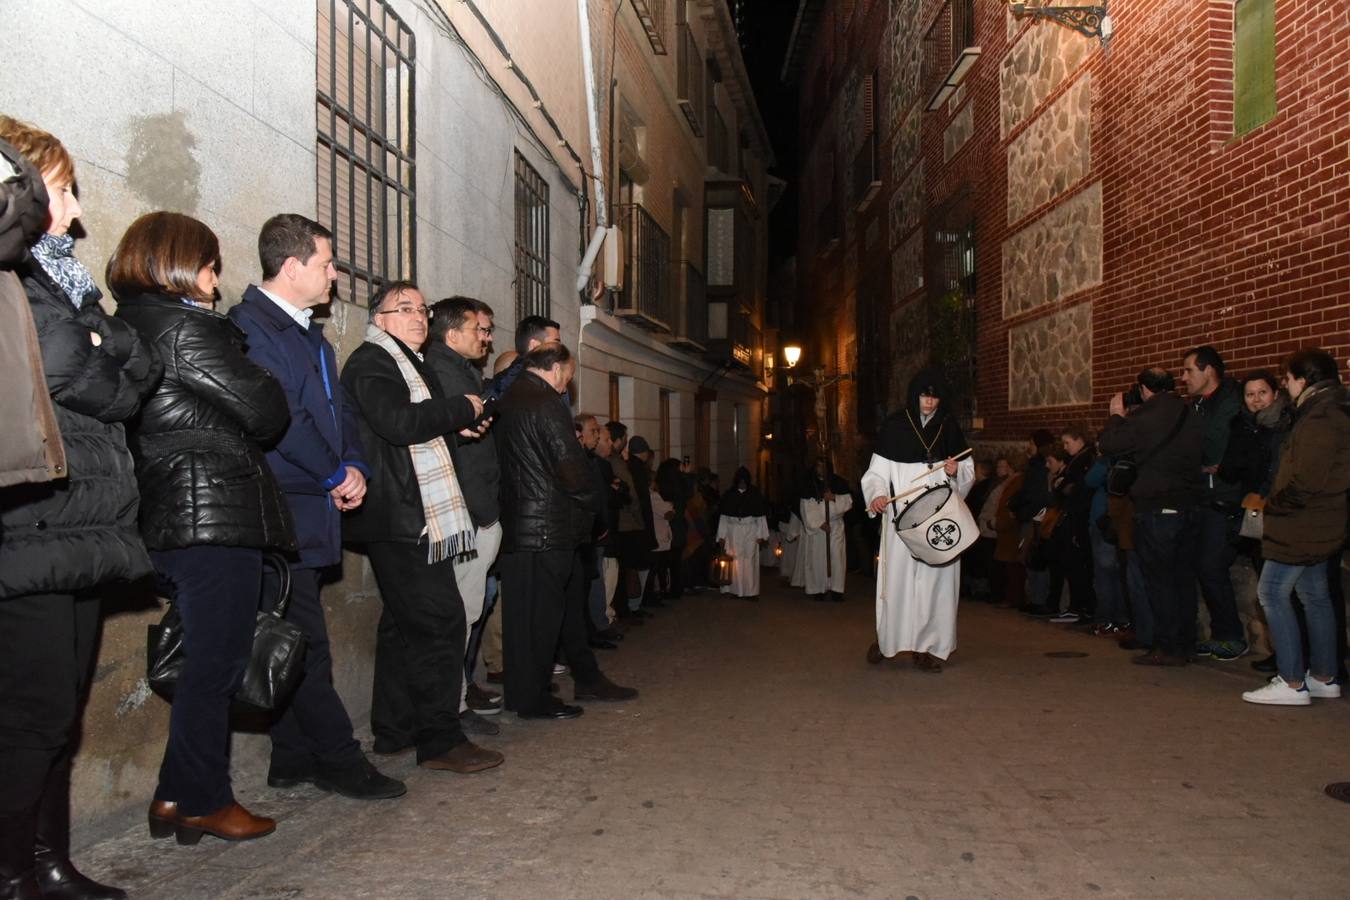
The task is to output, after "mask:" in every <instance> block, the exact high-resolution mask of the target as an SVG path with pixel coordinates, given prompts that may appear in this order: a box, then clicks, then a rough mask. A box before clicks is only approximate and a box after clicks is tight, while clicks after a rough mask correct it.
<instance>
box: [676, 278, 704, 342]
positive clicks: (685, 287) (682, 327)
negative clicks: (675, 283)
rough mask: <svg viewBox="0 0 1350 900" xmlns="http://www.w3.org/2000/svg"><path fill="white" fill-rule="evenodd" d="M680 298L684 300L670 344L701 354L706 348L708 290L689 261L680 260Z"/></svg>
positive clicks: (678, 312)
mask: <svg viewBox="0 0 1350 900" xmlns="http://www.w3.org/2000/svg"><path fill="white" fill-rule="evenodd" d="M679 270H680V280H681V284H680V296H681V297H682V298H683V299H684V302H683V303H682V304H679V306H680V308H679V309H678V310H677V311H676V314H675V329H674V330H675V336H674V338H673V339H672V340H671V344H673V345H674V346H676V347H679V348H680V349H682V350H693V351H696V352H701V351H703V350H705V349H707V346H708V288H707V285H706V284H705V283H704V278H703V273H702V272H700V271H699V270H698V269H696V268H694V264H693V263H691V262H689V260H687V259H686V260H681V261H680V263H679Z"/></svg>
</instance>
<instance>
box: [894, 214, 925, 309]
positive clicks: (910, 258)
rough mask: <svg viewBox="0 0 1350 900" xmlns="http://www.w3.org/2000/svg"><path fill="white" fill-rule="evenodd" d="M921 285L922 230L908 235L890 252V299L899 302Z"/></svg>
mask: <svg viewBox="0 0 1350 900" xmlns="http://www.w3.org/2000/svg"><path fill="white" fill-rule="evenodd" d="M921 287H923V232H920V231H916V232H914V233H913V234H912V235H910V237H909V240H907V241H905V242H904V243H903V244H901V245H900V246H899V247H896V248H895V252H894V253H892V254H891V300H892V302H894V303H899V302H900V301H901V300H903V299H904V298H906V297H908V296H909V295H910V294H912V293H914V292H915V291H917V290H918V289H919V288H921Z"/></svg>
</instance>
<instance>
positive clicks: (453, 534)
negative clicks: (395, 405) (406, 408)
mask: <svg viewBox="0 0 1350 900" xmlns="http://www.w3.org/2000/svg"><path fill="white" fill-rule="evenodd" d="M366 343H369V344H375V345H376V346H377V347H379V348H381V349H382V350H384V351H385V352H386V353H388V354H389V355H390V356H392V357H393V358H394V361H395V362H396V363H398V371H399V373H400V374H401V375H402V376H403V380H404V381H405V382H407V384H408V394H409V397H410V398H411V399H412V402H413V403H421V402H422V401H424V400H430V399H431V392H430V391H429V390H427V385H426V382H425V381H423V380H422V376H421V375H420V374H418V371H417V368H416V367H415V366H413V364H412V360H410V359H408V355H407V354H406V353H404V352H403V350H402V349H400V348H399V346H398V344H397V343H396V342H395V340H394V339H393V338H392V337H390V336H389V335H388V334H386V333H385V332H384V331H381V330H380V329H379V328H377V327H376V326H374V325H371V326H369V327H367V328H366ZM408 451H409V452H410V453H411V454H412V464H413V472H415V473H416V474H417V489H418V491H419V492H420V493H421V495H422V511H423V513H424V514H425V515H426V519H427V524H426V530H425V532H424V533H425V534H426V536H427V563H428V564H431V563H438V562H441V561H443V560H447V559H459V558H461V557H463V558H469V557H472V556H473V554H474V552H475V551H474V547H473V539H474V526H473V520H472V519H470V518H469V507H468V505H467V504H466V503H465V502H464V495H463V494H462V493H461V492H460V489H459V479H458V478H457V477H456V476H455V464H454V462H452V461H451V459H450V448H449V447H447V446H446V443H445V438H443V437H434V438H432V439H431V440H429V441H427V442H425V443H422V444H412V445H410V446H409V447H408Z"/></svg>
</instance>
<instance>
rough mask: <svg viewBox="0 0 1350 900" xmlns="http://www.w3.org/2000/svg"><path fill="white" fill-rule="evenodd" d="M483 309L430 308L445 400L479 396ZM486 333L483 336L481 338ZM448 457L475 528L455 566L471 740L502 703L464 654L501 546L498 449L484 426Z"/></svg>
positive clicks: (464, 303) (470, 305)
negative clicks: (476, 677)
mask: <svg viewBox="0 0 1350 900" xmlns="http://www.w3.org/2000/svg"><path fill="white" fill-rule="evenodd" d="M483 306H484V304H482V303H480V302H479V301H478V300H475V299H473V298H472V297H450V298H449V299H446V300H441V301H439V302H437V303H435V304H433V305H432V307H431V324H430V325H429V326H428V332H427V345H426V353H425V355H426V364H427V368H429V369H430V370H431V373H432V374H433V375H434V376H435V378H436V381H437V383H439V384H440V386H441V390H442V391H443V392H444V393H445V395H446V396H447V397H455V396H461V395H466V394H472V395H475V396H481V394H482V389H483V375H482V372H481V371H480V370H479V368H478V366H477V365H476V363H477V362H478V361H480V360H481V359H482V358H483V356H484V355H485V354H486V353H487V340H486V337H487V334H486V333H490V329H488V328H485V327H484V326H483V325H482V323H481V322H480V320H479V316H478V313H479V312H480V311H481V309H482V307H483ZM485 332H486V333H485ZM446 443H447V444H449V446H450V457H451V459H453V460H454V462H455V474H456V475H457V476H458V477H459V486H460V490H461V491H463V492H464V502H465V503H466V504H468V507H469V516H470V517H471V518H472V519H473V524H474V528H475V536H474V550H475V551H476V552H475V553H474V555H473V556H471V557H467V558H465V557H461V558H460V559H457V560H456V561H455V582H456V583H457V584H458V585H459V595H460V598H461V599H462V600H463V602H464V621H465V622H466V623H467V626H468V629H469V632H468V635H467V643H466V653H465V657H464V662H465V667H464V695H463V699H462V700H461V701H460V718H461V719H462V720H463V721H464V725H465V731H467V732H469V733H471V734H495V733H496V732H497V726H495V725H492V724H491V723H489V722H484V721H482V720H481V719H480V718H479V716H483V715H489V716H491V715H496V714H498V713H500V712H501V700H500V698H499V697H497V696H496V695H495V694H492V693H489V692H488V691H485V690H483V689H482V688H480V687H479V686H478V685H476V684H474V683H473V677H472V676H473V658H472V655H471V653H469V652H467V648H471V647H472V646H473V636H474V629H475V628H477V627H478V625H479V622H480V621H481V620H482V619H483V618H484V617H485V613H486V612H487V611H488V610H486V609H485V598H486V596H487V577H488V569H490V568H491V567H492V564H493V563H494V562H496V561H497V550H498V549H499V548H500V547H501V543H502V526H501V523H500V521H498V520H499V519H500V518H501V511H500V507H499V505H498V499H497V491H498V486H499V485H500V483H501V470H500V468H499V467H498V465H497V446H496V443H495V441H494V440H493V436H492V432H491V431H489V430H487V425H486V422H484V423H482V424H480V425H478V426H476V427H473V428H468V429H465V430H463V431H461V432H459V433H458V434H455V435H448V436H447V437H446Z"/></svg>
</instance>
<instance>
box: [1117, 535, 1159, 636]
mask: <svg viewBox="0 0 1350 900" xmlns="http://www.w3.org/2000/svg"><path fill="white" fill-rule="evenodd" d="M1123 552H1124V554H1125V592H1126V594H1127V595H1128V599H1129V606H1130V615H1131V616H1132V617H1133V619H1134V639H1135V640H1136V641H1138V642H1139V645H1140V646H1141V647H1148V648H1152V647H1153V607H1151V606H1149V605H1148V583H1147V582H1146V581H1145V580H1144V569H1143V566H1142V565H1141V564H1140V562H1139V551H1138V550H1137V549H1136V550H1125V551H1123Z"/></svg>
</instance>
